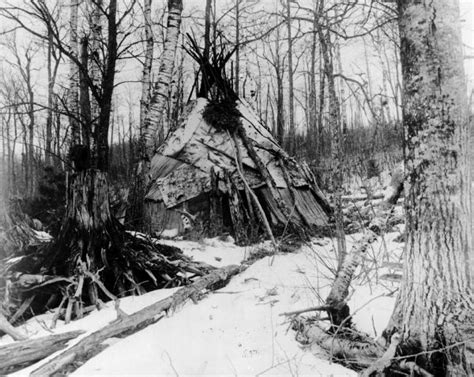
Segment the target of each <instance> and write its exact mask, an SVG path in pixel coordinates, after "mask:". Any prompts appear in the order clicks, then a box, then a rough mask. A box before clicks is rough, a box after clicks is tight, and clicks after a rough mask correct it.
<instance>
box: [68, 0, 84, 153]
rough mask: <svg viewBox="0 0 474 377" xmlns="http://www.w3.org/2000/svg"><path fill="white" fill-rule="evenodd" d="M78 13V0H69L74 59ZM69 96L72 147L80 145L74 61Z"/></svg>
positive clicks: (71, 67) (70, 73) (75, 54)
mask: <svg viewBox="0 0 474 377" xmlns="http://www.w3.org/2000/svg"><path fill="white" fill-rule="evenodd" d="M78 13H79V0H71V15H70V17H71V18H70V24H69V28H70V29H69V30H70V31H69V32H70V36H69V44H70V48H71V54H72V55H73V56H75V57H77V55H78V51H79V49H78V40H77V23H78ZM69 85H70V87H69V95H68V106H69V109H68V110H69V113H70V114H71V116H70V117H69V126H70V129H71V139H72V141H73V145H75V144H80V142H81V135H80V123H79V121H78V119H79V67H78V66H77V64H76V63H75V62H74V61H71V62H70V69H69Z"/></svg>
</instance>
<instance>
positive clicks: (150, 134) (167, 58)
mask: <svg viewBox="0 0 474 377" xmlns="http://www.w3.org/2000/svg"><path fill="white" fill-rule="evenodd" d="M182 10H183V1H182V0H169V2H168V21H167V26H166V30H167V31H166V40H165V44H164V49H163V54H162V58H161V63H160V70H159V72H158V79H157V82H156V84H155V87H154V88H153V93H152V96H151V101H150V106H149V109H148V114H147V116H146V117H145V121H144V122H143V131H142V139H143V144H144V145H145V156H146V159H148V160H149V159H150V158H151V156H152V154H153V152H154V150H155V147H156V145H157V142H158V135H159V134H160V131H163V132H162V134H165V133H166V131H167V130H160V120H161V119H160V118H161V116H162V114H163V110H164V108H165V105H166V101H167V99H168V89H169V86H170V83H171V79H172V73H173V68H174V58H175V54H176V47H177V45H178V37H179V32H180V26H181V12H182Z"/></svg>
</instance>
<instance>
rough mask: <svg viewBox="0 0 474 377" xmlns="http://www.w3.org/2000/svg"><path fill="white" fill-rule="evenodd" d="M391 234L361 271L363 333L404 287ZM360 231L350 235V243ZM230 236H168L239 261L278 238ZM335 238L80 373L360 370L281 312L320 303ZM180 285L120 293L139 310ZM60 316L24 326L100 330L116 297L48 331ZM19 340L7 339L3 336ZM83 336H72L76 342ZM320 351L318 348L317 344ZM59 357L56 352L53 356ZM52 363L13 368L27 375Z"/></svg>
mask: <svg viewBox="0 0 474 377" xmlns="http://www.w3.org/2000/svg"><path fill="white" fill-rule="evenodd" d="M398 234H399V233H397V232H395V233H391V234H388V235H387V236H386V237H385V238H384V240H381V241H378V242H376V243H375V244H374V245H373V247H372V249H371V251H370V252H369V253H368V256H367V258H366V260H365V262H364V264H363V265H362V266H361V268H360V269H359V271H358V272H357V273H356V275H357V279H356V280H355V281H354V284H353V286H352V288H351V293H350V294H351V297H350V302H349V305H350V307H351V312H352V313H353V314H354V317H353V321H354V323H355V325H356V327H357V328H358V329H359V330H362V331H364V332H366V333H368V334H370V335H372V336H379V335H380V334H381V332H382V330H383V329H384V327H385V325H386V324H387V323H388V319H389V317H390V314H391V311H392V308H393V305H394V300H395V295H394V294H392V295H389V293H390V292H392V293H393V291H394V290H395V289H396V287H397V284H396V283H393V282H390V281H385V280H383V279H381V278H380V276H381V274H382V272H381V271H382V270H383V269H387V267H384V264H386V262H389V261H395V262H397V261H399V257H400V252H401V244H398V243H395V242H394V241H393V239H394V238H395V237H397V236H398ZM360 237H361V235H360V234H357V235H354V236H350V237H349V236H348V239H347V242H348V250H349V249H350V247H351V246H352V245H353V244H354V243H355V242H356V241H357V239H359V238H360ZM232 241H233V240H232V239H231V238H229V239H225V240H221V239H218V238H212V239H204V240H202V241H200V242H193V241H171V240H167V241H162V240H160V242H163V243H166V244H169V245H174V246H177V247H179V248H181V249H182V250H183V251H184V252H185V253H186V254H187V255H190V256H192V257H193V258H194V259H195V260H199V261H203V262H206V263H209V264H212V265H214V266H217V267H221V266H225V265H229V264H238V263H241V262H242V261H244V260H246V259H247V258H248V257H249V256H250V255H252V254H253V253H255V252H257V251H258V250H260V249H261V248H267V249H270V244H269V243H264V244H261V245H257V246H253V247H240V246H236V245H235V244H234V243H233V242H232ZM334 248H335V242H334V240H331V239H327V238H325V239H314V240H313V242H311V243H307V244H305V245H304V246H302V247H301V248H300V249H299V250H298V251H297V252H294V253H286V254H278V255H275V256H268V257H265V258H263V259H260V260H258V261H256V262H255V263H254V264H252V265H250V266H249V267H248V268H247V269H246V270H245V271H244V272H242V273H240V274H239V275H237V276H235V277H234V278H232V279H231V281H230V282H229V284H228V285H227V286H225V287H224V288H222V289H220V290H218V291H215V292H212V293H209V294H208V295H207V296H206V297H204V298H203V299H202V300H201V301H200V302H199V303H198V304H197V305H196V304H193V303H192V302H189V303H186V304H185V305H184V306H183V307H181V308H179V309H177V311H176V312H175V313H169V314H168V316H167V317H164V318H162V319H161V320H160V321H158V322H157V323H155V324H153V325H151V326H148V327H147V328H145V329H143V330H141V331H139V332H137V333H135V334H133V335H131V336H129V337H126V338H123V339H115V338H114V339H111V340H109V341H107V345H108V347H107V348H106V349H105V350H104V351H103V352H101V353H100V354H98V355H97V356H95V357H93V358H92V359H90V360H88V361H87V362H86V363H85V364H83V365H82V366H81V367H80V368H79V369H77V370H76V371H75V372H74V373H73V375H77V376H103V375H129V376H130V375H153V376H169V375H173V376H176V375H179V376H230V375H238V376H275V375H279V376H289V375H297V376H306V375H307V376H309V375H311V376H329V375H333V376H356V375H357V374H356V373H355V372H354V371H351V370H349V369H346V368H344V367H342V366H340V365H338V364H334V363H331V362H330V361H329V357H328V355H327V354H325V352H324V351H322V350H321V352H320V355H317V356H315V355H314V354H313V353H311V352H310V351H309V350H306V349H305V348H304V347H303V346H301V345H300V344H299V343H298V342H297V341H296V340H295V333H294V331H293V330H292V329H291V328H290V323H289V320H288V318H287V317H286V316H282V315H280V314H281V313H284V312H288V311H294V310H299V309H305V308H308V307H311V306H317V305H321V304H322V302H323V300H324V299H325V297H326V296H327V294H328V293H329V289H330V286H331V283H332V281H333V279H334V272H333V271H334V270H335V266H336V260H335V254H334ZM175 290H176V289H163V290H157V291H154V292H150V293H148V294H145V295H143V296H133V297H127V298H123V299H121V300H120V308H121V309H122V310H123V311H125V312H126V313H132V312H135V311H137V310H140V309H142V308H143V307H145V306H147V305H150V304H152V303H154V302H156V301H158V300H160V299H163V298H165V297H168V296H169V295H171V294H172V293H173V292H175ZM52 317H53V313H47V314H44V315H41V316H37V317H35V318H32V319H31V320H30V321H28V322H27V323H26V324H25V325H23V326H22V328H21V330H22V331H24V332H26V333H27V334H28V336H30V337H39V336H44V335H47V334H50V333H51V331H54V333H59V332H65V331H72V330H79V329H82V330H85V331H87V333H86V334H85V335H83V336H86V335H87V334H88V333H90V332H93V331H95V330H97V329H99V328H101V327H103V326H104V325H106V324H108V323H109V322H111V321H113V320H114V319H116V312H115V309H114V308H113V303H108V304H107V305H106V307H105V308H103V309H101V310H100V311H97V310H95V311H93V312H92V313H91V314H90V315H88V316H86V317H85V318H83V319H80V320H77V321H73V322H72V323H70V324H68V325H65V324H64V323H63V322H61V321H58V325H57V328H56V329H54V330H49V329H48V328H47V326H49V325H50V323H51V319H52ZM9 341H11V340H10V339H9V337H8V336H5V337H3V338H2V339H1V341H0V342H1V343H7V342H9ZM77 341H78V340H77V339H76V340H73V341H71V342H70V344H74V343H75V342H77ZM313 351H314V347H313ZM51 357H52V356H51ZM43 362H44V361H42V362H40V363H37V364H35V365H33V366H30V367H29V368H26V369H24V370H22V371H20V372H17V373H16V374H14V375H15V376H24V375H28V374H29V373H30V372H31V371H33V370H35V369H36V368H38V366H39V365H40V364H42V363H43Z"/></svg>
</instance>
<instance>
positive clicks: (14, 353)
mask: <svg viewBox="0 0 474 377" xmlns="http://www.w3.org/2000/svg"><path fill="white" fill-rule="evenodd" d="M83 333H84V332H83V331H71V332H66V333H63V334H54V335H48V336H44V337H41V338H37V339H28V340H23V341H19V342H14V343H11V344H7V345H6V346H2V347H0V374H2V375H3V374H7V373H12V372H13V371H14V370H15V369H18V367H21V368H24V367H25V366H26V365H25V364H31V363H33V362H35V361H37V360H41V359H44V358H45V357H47V356H49V355H51V354H53V353H54V352H56V351H59V350H61V349H62V348H64V347H65V346H66V342H67V341H69V340H71V339H74V338H77V337H78V336H79V335H81V334H83Z"/></svg>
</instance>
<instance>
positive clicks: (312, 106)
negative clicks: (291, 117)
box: [308, 1, 319, 158]
mask: <svg viewBox="0 0 474 377" xmlns="http://www.w3.org/2000/svg"><path fill="white" fill-rule="evenodd" d="M314 3H315V11H314V19H313V30H312V32H313V33H312V40H311V61H310V66H309V67H310V69H309V75H310V77H309V103H308V105H309V117H308V118H309V125H308V135H309V144H310V150H311V151H312V152H311V155H312V156H313V157H314V158H317V156H318V149H319V148H318V137H319V135H318V124H317V107H318V103H317V96H316V91H317V89H316V52H317V40H318V31H317V22H318V15H317V1H314Z"/></svg>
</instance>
